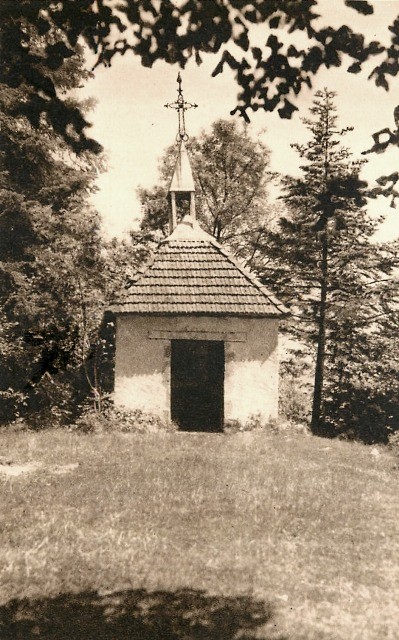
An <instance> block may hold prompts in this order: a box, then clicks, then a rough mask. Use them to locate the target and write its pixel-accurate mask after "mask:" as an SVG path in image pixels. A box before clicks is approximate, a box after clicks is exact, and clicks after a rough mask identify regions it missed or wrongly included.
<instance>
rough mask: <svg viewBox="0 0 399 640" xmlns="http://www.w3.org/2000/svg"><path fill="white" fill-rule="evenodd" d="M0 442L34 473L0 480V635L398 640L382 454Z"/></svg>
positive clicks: (388, 483) (351, 449)
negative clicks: (29, 466) (0, 516)
mask: <svg viewBox="0 0 399 640" xmlns="http://www.w3.org/2000/svg"><path fill="white" fill-rule="evenodd" d="M0 446H1V456H2V457H3V458H7V459H8V460H11V461H13V462H15V463H18V464H21V465H23V464H28V463H31V464H33V463H35V464H36V467H33V466H32V467H31V470H30V472H26V473H21V474H20V475H16V476H12V475H3V476H2V475H1V474H0V483H1V485H2V487H1V498H0V502H1V504H0V509H1V513H2V514H3V515H2V518H1V531H0V545H1V553H0V605H2V606H1V607H0V637H1V638H3V637H5V638H6V637H7V638H10V639H11V638H12V639H13V640H14V638H28V637H29V638H36V637H40V638H43V637H45V638H50V637H51V638H52V639H61V638H62V639H63V638H65V639H66V638H72V637H73V638H76V639H79V640H80V639H82V640H83V638H85V639H86V638H93V639H94V638H104V639H105V638H107V639H111V638H112V640H114V639H115V640H116V639H119V638H133V639H136V638H137V639H139V638H140V640H155V639H156V638H160V639H161V640H166V639H167V640H169V639H170V640H174V639H182V640H183V639H185V640H186V639H190V640H191V638H193V639H194V638H207V639H213V638H215V640H217V639H218V638H220V639H221V640H228V639H233V638H238V637H241V638H247V639H250V638H264V639H268V640H269V639H272V638H273V639H274V638H279V639H283V638H284V640H285V639H287V640H288V639H289V640H305V639H306V640H348V639H350V640H382V639H387V640H391V639H392V640H394V639H396V638H398V637H399V615H398V611H397V604H398V602H399V563H398V557H399V535H398V534H399V517H398V516H399V496H398V492H397V480H398V464H397V460H395V458H394V457H393V454H391V453H389V452H388V451H384V450H383V449H379V450H378V451H377V450H376V449H370V448H369V447H365V446H363V445H360V444H356V443H345V442H339V441H329V440H323V439H320V438H315V437H306V436H303V435H295V436H290V437H287V436H284V435H281V434H280V435H275V434H265V433H263V434H262V433H261V434H260V433H246V434H245V433H244V434H236V435H234V436H233V435H232V436H223V435H217V434H209V435H205V434H183V433H182V434H179V433H177V434H173V433H169V434H160V435H154V434H152V435H134V434H120V433H119V434H118V433H107V434H98V435H86V436H84V435H79V434H77V433H70V432H62V431H53V432H51V431H47V432H40V433H36V434H35V433H9V432H7V431H2V432H0ZM375 452H377V454H378V455H373V453H375ZM110 603H111V604H110ZM99 621H101V624H100V622H99ZM2 633H3V635H2ZM7 634H8V635H7ZM63 634H64V635H63ZM79 634H80V635H79Z"/></svg>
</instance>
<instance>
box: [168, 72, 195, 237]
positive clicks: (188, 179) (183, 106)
mask: <svg viewBox="0 0 399 640" xmlns="http://www.w3.org/2000/svg"><path fill="white" fill-rule="evenodd" d="M177 83H178V90H177V100H176V101H175V102H170V103H168V104H165V107H168V108H170V109H175V110H176V111H177V116H178V132H177V135H176V141H177V145H178V148H177V158H176V164H175V168H174V171H173V176H172V180H171V183H170V187H169V194H170V209H169V233H173V231H174V229H175V228H176V225H177V203H178V202H179V199H181V198H182V197H183V198H187V197H188V198H189V202H190V216H191V218H193V219H195V184H194V178H193V173H192V170H191V165H190V160H189V157H188V153H187V148H186V144H185V143H186V142H187V140H188V134H187V131H186V121H185V112H186V111H187V110H188V109H192V108H194V109H195V108H197V106H198V105H197V104H193V103H191V102H186V101H185V100H184V96H183V90H182V86H181V85H182V79H181V75H180V72H179V74H178V76H177ZM176 196H178V197H176Z"/></svg>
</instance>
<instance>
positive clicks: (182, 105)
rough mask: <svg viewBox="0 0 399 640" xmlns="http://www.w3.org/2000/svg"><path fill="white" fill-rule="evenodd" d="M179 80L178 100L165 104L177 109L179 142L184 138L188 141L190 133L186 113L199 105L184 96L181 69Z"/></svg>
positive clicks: (177, 137)
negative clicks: (188, 132) (187, 130)
mask: <svg viewBox="0 0 399 640" xmlns="http://www.w3.org/2000/svg"><path fill="white" fill-rule="evenodd" d="M177 82H178V85H179V88H178V90H177V100H176V102H168V103H167V104H165V107H168V108H169V109H176V111H177V117H178V119H179V131H178V133H177V136H176V140H177V141H178V142H179V141H180V140H184V142H187V140H188V135H187V132H186V119H185V115H184V114H185V112H186V111H187V110H188V109H196V108H197V107H198V105H197V104H192V103H191V102H186V101H185V99H184V97H183V89H182V88H181V84H182V79H181V75H180V71H179V73H178V75H177Z"/></svg>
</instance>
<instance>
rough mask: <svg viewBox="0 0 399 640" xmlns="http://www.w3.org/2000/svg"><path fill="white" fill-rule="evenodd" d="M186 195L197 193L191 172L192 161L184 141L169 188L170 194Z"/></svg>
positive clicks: (180, 143) (180, 146) (178, 153)
mask: <svg viewBox="0 0 399 640" xmlns="http://www.w3.org/2000/svg"><path fill="white" fill-rule="evenodd" d="M172 191H175V192H178V193H186V192H190V191H195V186H194V179H193V173H192V171H191V165H190V160H189V158H188V154H187V149H186V145H185V144H184V141H183V140H181V141H180V142H179V149H178V152H177V158H176V164H175V169H174V172H173V176H172V180H171V183H170V187H169V192H172Z"/></svg>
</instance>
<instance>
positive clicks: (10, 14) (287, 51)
mask: <svg viewBox="0 0 399 640" xmlns="http://www.w3.org/2000/svg"><path fill="white" fill-rule="evenodd" d="M345 5H346V6H347V7H349V8H351V9H353V10H354V11H356V12H359V13H361V14H363V15H365V16H367V15H371V14H372V13H373V4H372V2H366V1H365V0H356V1H352V0H346V1H345ZM320 11H321V9H320V6H319V2H318V1H317V0H307V1H306V2H292V1H283V2H281V1H278V2H277V1H274V0H273V1H271V0H267V1H266V0H265V1H263V2H242V0H230V1H229V2H225V1H224V0H214V1H213V2H209V1H207V0H200V1H198V2H195V3H193V2H189V1H187V2H172V1H171V0H167V1H165V2H158V0H157V1H155V0H145V2H136V1H134V0H128V1H126V2H124V3H112V4H111V3H108V2H106V1H105V0H62V1H61V2H52V1H51V0H24V1H23V2H15V1H14V0H3V2H2V5H1V14H0V18H1V24H2V30H3V37H2V40H1V45H0V46H1V48H0V58H1V60H2V70H1V74H0V81H1V82H3V83H4V84H7V85H8V86H9V87H11V88H18V87H20V86H22V85H25V86H26V87H27V89H28V91H27V96H26V101H25V102H24V103H22V102H19V103H17V104H16V105H15V109H16V111H18V112H24V113H25V114H26V115H27V116H28V117H29V118H30V120H31V123H32V124H33V125H35V124H37V123H38V122H39V121H40V118H41V116H42V115H43V114H45V116H46V118H47V119H48V120H50V121H51V123H52V126H53V127H54V129H55V130H56V131H57V132H58V133H60V134H61V135H63V136H64V138H65V140H66V142H67V143H68V144H70V145H71V146H72V147H73V148H74V150H75V151H76V150H77V151H79V150H80V149H83V148H90V149H92V150H95V149H96V144H95V142H94V141H93V140H90V139H89V138H87V136H86V128H87V126H88V123H87V121H86V120H85V118H84V116H83V115H82V113H81V112H80V111H79V109H76V107H73V106H72V105H70V104H69V103H68V101H67V100H66V99H65V97H63V96H62V95H60V91H59V87H57V85H56V83H54V82H53V80H52V72H53V71H54V69H59V68H61V67H62V66H63V65H64V63H65V61H67V60H68V59H69V58H71V57H72V56H73V54H74V50H75V47H76V44H77V43H78V41H84V42H85V43H86V44H87V46H88V47H89V48H90V49H91V50H92V51H93V52H94V53H95V54H96V55H97V64H105V65H109V64H111V62H112V60H113V58H114V56H115V55H117V54H119V55H123V54H125V53H126V52H127V51H132V52H133V53H134V54H135V55H137V56H139V57H140V59H141V62H142V64H143V65H144V66H148V67H150V66H152V65H153V64H154V62H156V61H157V60H164V61H165V62H167V63H170V64H178V65H180V66H181V67H184V66H185V64H186V63H187V61H188V60H189V59H190V58H191V57H192V56H195V59H196V61H197V63H198V64H200V62H201V55H202V54H203V53H213V54H217V53H220V57H219V60H218V63H217V65H216V67H215V70H214V72H213V74H214V75H216V74H218V73H220V72H222V71H223V68H224V66H225V65H227V66H229V67H230V68H231V69H232V70H233V72H234V75H235V80H236V82H237V85H238V90H239V95H238V103H237V106H236V108H235V109H234V112H236V111H238V112H239V113H240V114H241V115H242V116H243V117H244V118H248V115H247V112H248V111H249V110H257V109H264V110H266V111H273V110H275V109H277V110H278V112H279V115H280V116H281V117H282V118H290V117H291V116H292V113H293V111H295V110H296V109H297V106H296V105H295V101H296V97H297V96H298V94H299V93H300V91H301V89H302V87H303V86H304V85H305V86H311V84H312V78H313V76H314V75H315V74H317V73H318V72H319V71H320V69H322V68H330V67H339V66H341V65H342V64H343V62H344V61H345V62H346V64H348V67H347V71H348V72H349V73H359V72H360V71H361V70H362V65H363V64H364V63H365V62H367V61H368V60H369V59H372V58H373V57H375V56H379V58H378V62H377V64H376V66H375V68H374V69H373V70H372V72H371V74H370V77H372V78H373V79H374V81H375V83H376V84H377V86H381V87H383V88H385V89H388V80H387V78H389V76H395V75H397V73H398V70H399V48H398V46H397V44H398V39H399V19H397V20H395V21H394V23H393V24H392V25H391V26H390V27H389V29H390V31H391V34H392V35H391V43H390V44H389V45H388V46H383V45H381V44H380V43H378V42H376V41H372V42H366V40H365V37H364V35H363V34H361V33H356V32H354V31H353V30H352V29H351V28H350V27H348V26H347V25H345V24H342V25H340V26H338V27H320V26H319V25H318V23H317V17H318V15H319V14H320ZM257 24H258V25H263V26H264V28H265V44H264V46H263V47H259V46H257V45H255V44H254V43H253V42H252V31H251V27H252V26H253V25H257ZM32 30H33V32H34V33H38V34H39V35H41V36H46V38H47V40H48V43H47V46H46V47H45V48H44V50H43V51H42V52H41V53H40V54H38V53H37V51H36V50H35V46H34V43H32V40H31V32H32ZM296 32H303V33H304V34H305V35H306V36H307V40H308V44H306V45H304V46H303V48H301V49H298V48H297V47H296V46H295V45H294V43H293V42H292V39H293V36H292V34H295V33H296ZM50 34H51V38H50V37H49V35H50ZM229 45H234V47H235V48H233V47H231V46H230V47H229ZM232 51H233V52H234V53H232ZM236 52H238V53H236ZM241 52H242V53H241Z"/></svg>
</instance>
